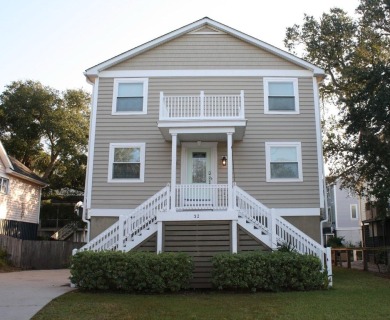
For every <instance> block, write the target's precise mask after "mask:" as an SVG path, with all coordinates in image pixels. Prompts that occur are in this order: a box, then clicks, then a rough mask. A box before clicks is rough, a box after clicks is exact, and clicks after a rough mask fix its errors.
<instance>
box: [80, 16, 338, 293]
mask: <svg viewBox="0 0 390 320" xmlns="http://www.w3.org/2000/svg"><path fill="white" fill-rule="evenodd" d="M104 45H109V44H108V43H106V44H104ZM85 76H86V78H87V80H88V82H90V83H92V84H93V103H92V117H91V128H90V141H89V153H88V154H89V157H88V170H87V183H86V190H85V204H84V208H85V210H84V213H85V215H86V216H85V218H87V219H89V221H90V239H92V238H94V239H93V240H91V241H90V243H88V244H87V246H86V247H85V248H84V249H91V250H103V249H118V250H124V251H129V250H148V251H154V252H162V251H184V252H188V253H189V254H191V255H192V256H193V257H194V261H195V269H196V270H195V278H194V283H193V285H194V286H207V285H209V280H210V268H211V263H210V258H211V257H212V256H213V255H214V254H216V253H218V252H241V251H248V250H272V249H275V248H276V247H277V245H278V244H282V243H290V244H291V245H292V246H294V247H295V248H296V249H297V250H298V251H300V252H303V253H311V254H315V255H317V256H319V257H320V258H321V259H322V260H323V261H324V253H325V249H324V248H323V246H322V245H321V244H320V243H319V242H321V228H320V221H321V211H322V209H323V208H324V198H325V192H324V181H323V160H322V144H321V134H320V111H319V97H318V83H319V82H321V81H322V79H323V78H324V77H325V74H324V71H323V70H322V69H320V68H318V67H316V66H314V65H312V64H310V63H308V62H306V61H304V60H302V59H299V58H297V57H296V56H293V55H291V54H289V53H287V52H285V51H283V50H280V49H278V48H276V47H273V46H271V45H269V44H267V43H265V42H262V41H260V40H258V39H256V38H253V37H251V36H249V35H247V34H244V33H242V32H240V31H237V30H235V29H233V28H231V27H228V26H226V25H223V24H221V23H219V22H217V21H214V20H211V19H209V18H203V19H201V20H198V21H196V22H194V23H191V24H189V25H186V26H184V27H182V28H179V29H177V30H175V31H173V32H170V33H168V34H165V35H163V36H161V37H159V38H157V39H155V40H152V41H150V42H147V43H145V44H143V45H141V46H139V47H136V48H134V49H131V50H129V51H127V52H125V53H122V54H119V55H117V56H115V57H114V58H111V59H108V60H106V61H104V62H102V63H100V64H98V65H96V66H94V67H91V68H89V69H87V70H86V72H85ZM330 269H331V266H328V270H330Z"/></svg>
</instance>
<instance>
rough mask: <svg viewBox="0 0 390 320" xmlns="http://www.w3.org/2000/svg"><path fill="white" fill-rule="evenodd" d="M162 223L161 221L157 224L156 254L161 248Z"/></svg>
mask: <svg viewBox="0 0 390 320" xmlns="http://www.w3.org/2000/svg"><path fill="white" fill-rule="evenodd" d="M162 234H163V223H162V221H158V222H157V253H161V252H162V247H163V243H162V242H163V237H162Z"/></svg>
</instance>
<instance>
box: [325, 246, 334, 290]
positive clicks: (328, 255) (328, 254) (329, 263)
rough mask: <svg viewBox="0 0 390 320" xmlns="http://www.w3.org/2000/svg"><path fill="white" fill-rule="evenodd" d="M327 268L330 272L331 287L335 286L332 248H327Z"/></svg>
mask: <svg viewBox="0 0 390 320" xmlns="http://www.w3.org/2000/svg"><path fill="white" fill-rule="evenodd" d="M325 250H326V261H325V263H326V268H327V270H328V278H329V287H332V286H333V274H332V250H331V248H330V247H326V248H325Z"/></svg>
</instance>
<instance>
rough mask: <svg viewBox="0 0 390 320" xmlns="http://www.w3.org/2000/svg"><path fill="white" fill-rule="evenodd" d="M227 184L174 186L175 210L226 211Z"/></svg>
mask: <svg viewBox="0 0 390 320" xmlns="http://www.w3.org/2000/svg"><path fill="white" fill-rule="evenodd" d="M227 207H228V186H227V184H180V185H176V210H179V211H180V210H226V209H227Z"/></svg>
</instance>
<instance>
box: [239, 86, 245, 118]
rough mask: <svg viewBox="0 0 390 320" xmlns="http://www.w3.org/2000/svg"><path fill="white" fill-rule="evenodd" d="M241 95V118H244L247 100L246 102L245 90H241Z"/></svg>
mask: <svg viewBox="0 0 390 320" xmlns="http://www.w3.org/2000/svg"><path fill="white" fill-rule="evenodd" d="M240 97H241V105H240V118H242V119H243V118H244V108H245V102H244V90H241V92H240Z"/></svg>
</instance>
